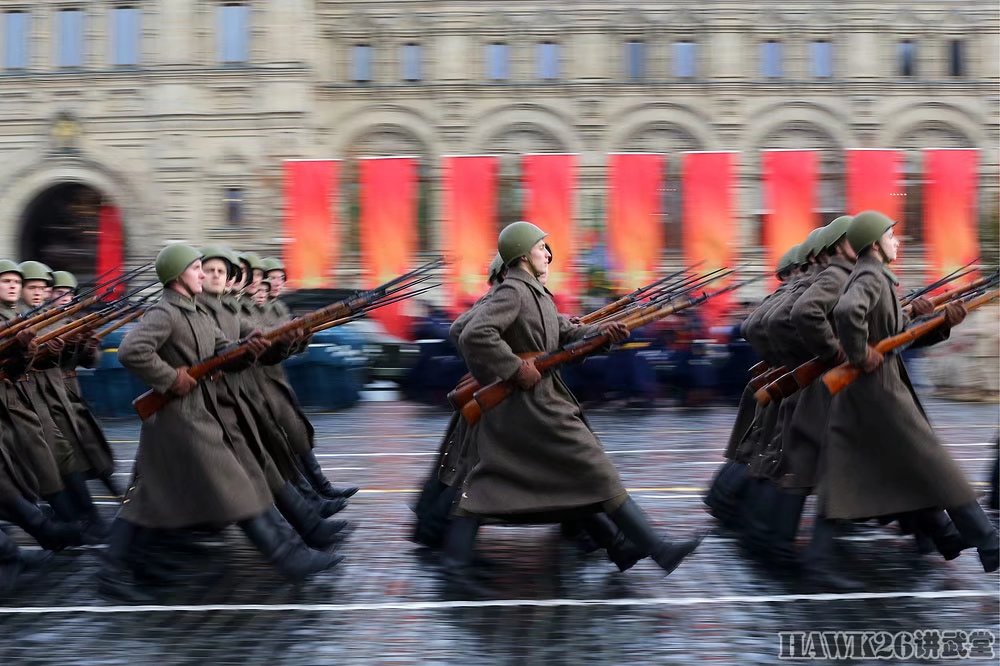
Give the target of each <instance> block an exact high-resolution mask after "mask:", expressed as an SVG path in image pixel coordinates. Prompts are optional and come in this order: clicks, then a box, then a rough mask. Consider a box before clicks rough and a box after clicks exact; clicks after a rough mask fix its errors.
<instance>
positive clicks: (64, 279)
mask: <svg viewBox="0 0 1000 666" xmlns="http://www.w3.org/2000/svg"><path fill="white" fill-rule="evenodd" d="M79 287H80V284H79V283H78V282H77V281H76V276H74V275H73V274H72V273H70V272H69V271H54V272H53V273H52V288H53V289H69V290H71V291H74V292H75V291H76V290H77V289H78V288H79Z"/></svg>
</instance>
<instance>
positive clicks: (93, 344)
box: [83, 335, 101, 356]
mask: <svg viewBox="0 0 1000 666" xmlns="http://www.w3.org/2000/svg"><path fill="white" fill-rule="evenodd" d="M100 349H101V340H100V338H98V337H97V336H96V335H92V336H90V337H89V338H87V342H86V343H84V346H83V351H84V353H85V354H86V355H87V356H94V355H96V354H97V352H98V351H100Z"/></svg>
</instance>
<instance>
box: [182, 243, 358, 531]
mask: <svg viewBox="0 0 1000 666" xmlns="http://www.w3.org/2000/svg"><path fill="white" fill-rule="evenodd" d="M202 255H203V256H202V271H203V272H204V273H205V281H204V284H203V290H202V293H201V294H199V295H198V298H197V302H198V307H199V308H200V309H201V310H202V311H204V312H206V313H207V314H209V315H210V316H211V317H212V320H213V321H214V322H215V324H216V326H218V328H219V330H220V331H221V332H222V335H223V337H225V338H227V339H229V340H238V339H240V340H242V339H244V338H247V337H248V336H251V335H253V333H254V331H255V330H256V329H255V328H254V326H253V324H252V323H251V322H250V321H248V320H246V319H244V318H241V317H240V316H239V315H238V314H237V308H236V307H235V303H233V302H231V301H227V300H226V299H225V298H224V297H225V290H226V282H227V281H228V278H229V275H230V272H231V271H233V270H234V269H235V268H236V264H235V263H234V259H235V258H234V257H233V256H232V253H231V251H230V250H228V249H226V248H221V247H207V248H204V249H202ZM287 346H288V345H286V348H287ZM280 347H281V345H274V346H272V348H271V349H270V350H269V351H268V352H267V353H265V354H264V355H263V356H262V357H261V358H260V359H258V362H259V363H262V364H265V365H266V364H271V363H278V362H279V361H280V360H281V359H282V358H283V354H282V353H281V349H280ZM247 385H248V382H247V372H246V371H244V372H230V373H226V374H224V375H223V376H222V378H221V379H220V380H219V382H217V386H218V391H217V396H218V405H219V412H218V417H219V420H220V421H221V422H222V425H223V428H224V429H225V431H226V432H227V433H228V434H229V435H230V437H231V438H232V439H233V440H234V447H233V448H234V450H238V451H249V452H252V454H253V459H250V458H248V457H247V456H243V459H242V460H243V463H244V464H248V465H254V464H256V465H257V466H259V467H260V469H261V471H262V472H263V474H264V477H265V479H266V480H267V484H268V487H269V488H270V490H271V493H272V495H273V496H274V503H275V505H276V506H277V507H278V510H279V511H281V514H282V515H283V516H284V517H285V520H287V521H288V522H289V524H291V525H292V527H294V528H295V530H296V531H297V532H298V533H299V534H300V535H301V536H302V539H303V541H305V542H306V544H307V545H309V546H311V547H313V548H329V547H330V546H333V545H334V544H336V543H338V542H339V536H338V533H340V532H341V531H342V530H343V529H344V528H345V527H346V526H347V523H346V522H345V521H328V520H324V519H323V517H321V516H320V515H319V514H318V513H317V512H316V510H315V508H314V507H313V506H311V505H310V504H309V503H308V502H307V501H306V500H305V499H304V498H303V497H302V496H301V495H300V494H299V492H298V490H296V488H295V487H294V486H293V485H292V483H290V482H289V481H288V479H290V478H295V477H297V475H298V468H297V467H296V466H295V463H294V460H292V459H291V456H290V455H289V454H288V453H289V452H288V449H287V447H284V446H282V444H283V442H278V443H275V444H272V446H270V447H268V446H265V443H264V441H263V440H262V437H261V434H260V432H259V431H258V428H257V422H258V420H259V419H258V417H257V415H256V414H255V410H254V409H253V408H252V407H251V404H252V403H253V402H254V398H255V396H253V395H252V394H251V393H250V392H249V390H248V388H247ZM272 452H273V454H272ZM275 458H277V459H279V460H282V461H283V465H282V466H281V468H280V469H279V466H278V465H277V464H276V462H275Z"/></svg>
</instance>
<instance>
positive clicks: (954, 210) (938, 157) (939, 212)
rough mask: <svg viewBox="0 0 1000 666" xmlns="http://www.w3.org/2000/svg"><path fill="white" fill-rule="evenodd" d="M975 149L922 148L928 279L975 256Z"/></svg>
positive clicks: (976, 155) (977, 154) (939, 275)
mask: <svg viewBox="0 0 1000 666" xmlns="http://www.w3.org/2000/svg"><path fill="white" fill-rule="evenodd" d="M978 160H979V152H978V151H977V150H975V149H963V150H925V151H924V248H925V252H926V257H927V277H928V280H931V281H933V280H936V279H937V278H939V277H941V276H942V275H946V274H948V273H951V272H952V271H954V270H956V269H957V268H959V267H960V266H964V265H965V264H968V263H969V262H971V261H973V260H975V259H976V257H978V256H979V237H978V234H977V229H976V186H977V181H978V177H977V173H976V169H977V166H978Z"/></svg>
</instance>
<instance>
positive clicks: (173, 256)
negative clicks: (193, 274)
mask: <svg viewBox="0 0 1000 666" xmlns="http://www.w3.org/2000/svg"><path fill="white" fill-rule="evenodd" d="M199 259H201V252H199V251H198V250H196V249H194V248H193V247H191V246H190V245H182V244H179V243H178V244H177V245H168V246H166V247H165V248H163V249H162V250H160V253H159V254H158V255H156V277H157V279H159V281H160V283H162V284H163V286H164V287H165V286H167V284H169V283H170V282H173V281H174V280H176V279H177V278H179V277H180V276H181V273H183V272H184V271H186V270H187V267H188V266H190V265H191V264H193V263H194V262H196V261H198V260H199Z"/></svg>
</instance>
